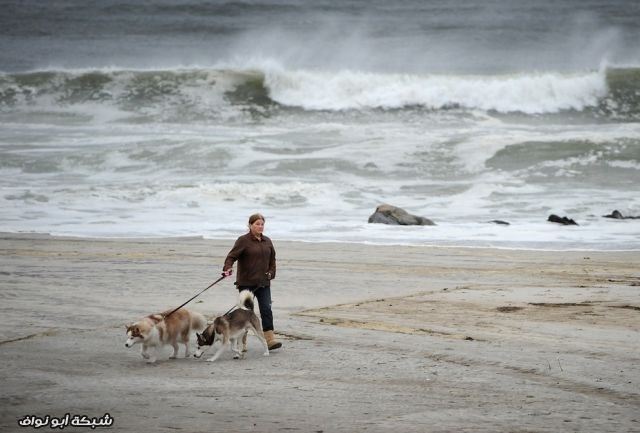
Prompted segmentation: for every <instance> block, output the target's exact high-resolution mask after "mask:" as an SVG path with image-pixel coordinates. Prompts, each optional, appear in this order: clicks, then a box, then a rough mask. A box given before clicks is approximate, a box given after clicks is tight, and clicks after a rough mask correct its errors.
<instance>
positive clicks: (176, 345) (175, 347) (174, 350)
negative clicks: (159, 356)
mask: <svg viewBox="0 0 640 433" xmlns="http://www.w3.org/2000/svg"><path fill="white" fill-rule="evenodd" d="M171 347H173V355H171V356H170V357H169V359H176V358H177V357H178V343H177V342H175V341H174V342H173V343H172V344H171Z"/></svg>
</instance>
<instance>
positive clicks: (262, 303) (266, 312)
mask: <svg viewBox="0 0 640 433" xmlns="http://www.w3.org/2000/svg"><path fill="white" fill-rule="evenodd" d="M238 290H239V291H242V290H251V291H252V292H253V294H254V295H255V296H256V298H257V299H258V307H260V319H261V320H262V330H263V331H273V313H272V312H271V288H270V287H255V286H238Z"/></svg>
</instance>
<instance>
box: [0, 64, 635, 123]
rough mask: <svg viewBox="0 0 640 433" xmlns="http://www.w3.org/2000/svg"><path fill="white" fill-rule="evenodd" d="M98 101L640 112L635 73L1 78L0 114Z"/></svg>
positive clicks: (152, 112)
mask: <svg viewBox="0 0 640 433" xmlns="http://www.w3.org/2000/svg"><path fill="white" fill-rule="evenodd" d="M87 107H89V109H88V111H87ZM100 107H103V108H104V107H107V108H109V109H115V110H116V111H117V112H118V113H120V114H124V115H125V116H131V115H134V116H138V117H140V116H142V118H144V117H145V116H147V117H150V118H152V119H153V120H155V121H157V120H161V121H163V120H164V121H172V120H180V121H183V120H207V119H211V118H213V117H216V116H220V115H224V114H225V113H235V112H237V111H238V110H241V111H246V110H249V111H252V112H257V113H263V114H265V115H269V113H270V110H272V109H298V110H303V111H316V110H324V111H344V110H372V109H383V110H387V109H393V110H397V109H409V110H410V109H415V108H421V109H427V110H450V109H462V110H483V111H487V112H497V113H522V114H525V115H540V114H554V113H561V112H588V113H591V114H593V115H596V116H603V117H614V118H616V119H617V120H620V119H634V120H635V119H638V118H639V117H640V69H638V68H624V69H622V68H620V69H603V70H601V71H593V72H585V73H574V74H561V73H551V72H549V73H527V74H524V73H523V74H513V75H494V76H464V75H407V74H376V73H368V72H356V71H337V72H327V71H310V70H287V69H284V68H280V67H267V68H251V69H191V70H156V71H153V70H151V71H135V70H87V71H67V70H63V71H62V70H54V71H38V72H30V73H15V74H10V73H5V74H0V112H2V113H4V114H6V113H9V112H13V113H15V112H16V111H18V112H20V111H34V110H41V111H47V110H49V111H61V110H62V111H65V110H71V111H74V110H76V111H82V112H83V113H84V114H89V115H91V113H92V112H93V111H95V110H99V109H100Z"/></svg>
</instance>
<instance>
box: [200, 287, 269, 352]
mask: <svg viewBox="0 0 640 433" xmlns="http://www.w3.org/2000/svg"><path fill="white" fill-rule="evenodd" d="M237 307H238V308H237V309H236V310H233V311H232V312H230V313H228V314H225V315H224V316H219V317H216V318H215V320H214V321H213V323H212V324H210V325H209V326H207V327H206V328H205V330H204V331H203V332H202V334H198V333H196V337H197V338H198V348H197V349H196V353H194V354H193V356H195V357H196V358H200V357H201V356H202V354H203V353H204V351H205V349H206V347H205V346H213V344H214V343H215V342H216V341H220V340H221V341H222V345H221V346H220V348H219V349H218V351H217V352H216V353H215V354H214V355H213V356H212V357H211V358H209V359H207V361H210V362H213V361H215V360H216V359H218V358H219V357H220V355H222V353H223V352H224V351H225V350H227V349H230V350H232V351H233V352H234V353H235V356H234V358H240V357H242V356H243V354H242V352H241V351H240V349H239V347H238V346H239V342H240V339H241V338H242V339H243V340H244V344H245V345H246V336H247V333H248V331H252V332H253V333H254V334H255V335H256V337H258V340H260V342H261V343H262V345H263V347H264V352H263V353H262V354H263V355H264V356H269V347H268V346H267V340H265V338H264V335H263V334H262V324H261V323H260V319H259V318H258V316H256V314H255V313H254V312H253V293H251V291H249V290H243V291H242V292H240V294H239V295H238V304H237Z"/></svg>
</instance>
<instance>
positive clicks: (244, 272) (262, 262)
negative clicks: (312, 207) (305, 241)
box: [222, 213, 282, 350]
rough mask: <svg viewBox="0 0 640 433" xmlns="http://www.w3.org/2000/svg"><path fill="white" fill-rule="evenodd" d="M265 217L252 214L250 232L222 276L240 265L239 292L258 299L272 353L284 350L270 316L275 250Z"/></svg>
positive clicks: (235, 248)
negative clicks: (248, 293) (265, 226)
mask: <svg viewBox="0 0 640 433" xmlns="http://www.w3.org/2000/svg"><path fill="white" fill-rule="evenodd" d="M264 221H265V220H264V217H263V216H262V215H261V214H259V213H256V214H253V215H251V216H250V217H249V232H248V233H247V234H245V235H242V236H240V237H239V238H238V239H237V240H236V243H235V244H234V245H233V248H232V249H231V251H229V254H227V258H226V259H225V261H224V266H223V268H222V274H223V275H225V276H229V275H231V273H232V267H233V264H234V263H235V262H236V261H237V262H238V275H237V278H236V282H235V284H236V287H237V288H238V290H239V291H242V290H251V291H252V292H253V293H254V294H255V296H256V298H257V299H258V306H259V307H260V317H261V319H262V331H263V332H264V337H265V338H266V340H267V345H268V346H269V350H275V349H278V348H280V347H282V343H280V342H279V341H278V340H276V337H275V335H274V333H273V313H272V312H271V280H272V279H274V278H275V277H276V250H275V248H273V243H272V242H271V239H269V238H268V237H266V236H265V235H264V234H263V233H262V232H263V231H264Z"/></svg>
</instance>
